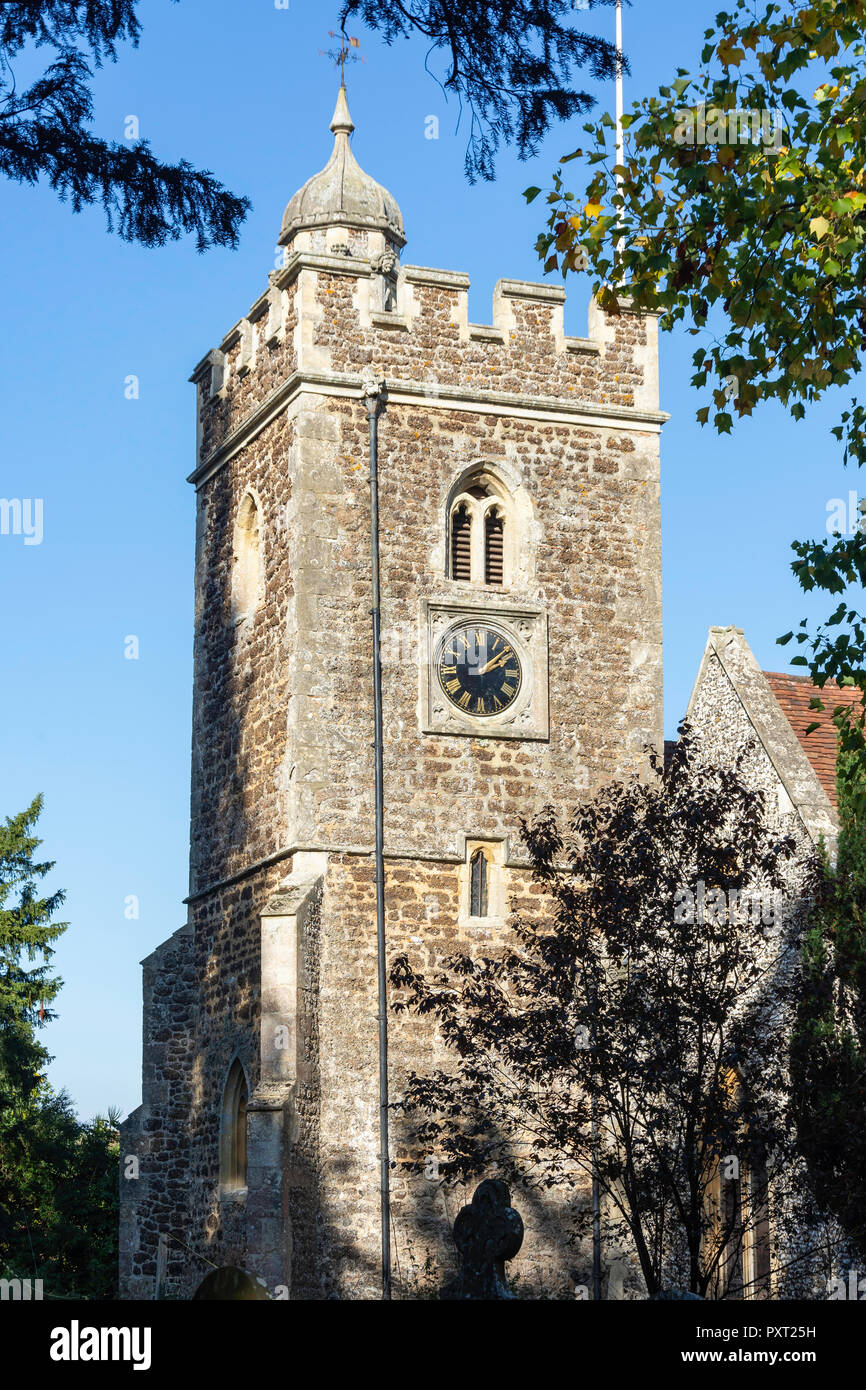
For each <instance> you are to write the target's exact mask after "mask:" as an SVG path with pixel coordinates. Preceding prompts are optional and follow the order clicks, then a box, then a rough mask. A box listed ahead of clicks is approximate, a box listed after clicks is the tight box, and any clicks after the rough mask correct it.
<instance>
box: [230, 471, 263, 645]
mask: <svg viewBox="0 0 866 1390" xmlns="http://www.w3.org/2000/svg"><path fill="white" fill-rule="evenodd" d="M261 579H262V540H261V524H260V519H259V509H258V506H257V505H256V501H255V498H254V497H253V496H252V495H251V493H247V495H246V496H245V497H244V499H243V501H242V502H241V505H240V507H239V508H238V519H237V525H236V527H235V547H234V574H233V576H232V608H233V610H234V616H235V619H236V620H237V621H239V620H240V619H241V618H249V617H251V616H252V614H253V613H254V612H255V610H256V608H257V606H258V602H259V596H260V593H261Z"/></svg>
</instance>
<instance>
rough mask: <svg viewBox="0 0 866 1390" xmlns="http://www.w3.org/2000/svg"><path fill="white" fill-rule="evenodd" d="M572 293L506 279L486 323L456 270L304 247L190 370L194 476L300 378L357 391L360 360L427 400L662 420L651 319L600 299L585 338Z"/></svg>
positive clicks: (316, 385)
mask: <svg viewBox="0 0 866 1390" xmlns="http://www.w3.org/2000/svg"><path fill="white" fill-rule="evenodd" d="M392 279H393V287H392V288H393V293H392V292H391V287H390V281H391V280H392ZM565 298H566V296H565V291H564V290H563V289H562V288H561V287H560V286H557V285H550V284H544V283H541V284H539V283H534V282H532V281H526V280H510V279H501V280H499V281H497V283H496V286H495V289H494V292H493V305H492V313H491V321H490V323H488V324H480V323H473V322H471V321H470V318H469V276H468V275H465V274H463V273H461V272H457V271H448V270H438V269H432V268H430V267H427V266H412V265H407V266H402V267H400V268H399V270H398V271H397V273H396V275H395V276H393V277H392V276H391V272H390V270H388V269H383V267H382V258H381V257H379V258H372V259H371V258H368V257H367V256H358V255H331V254H317V253H314V252H309V251H301V252H295V253H294V254H292V255H291V256H290V257H289V259H288V261H287V263H286V265H285V266H284V267H283V268H282V269H280V270H278V271H273V272H271V276H270V285H269V287H268V289H267V290H266V291H265V292H264V294H262V295H260V296H259V298H258V299H257V300H256V301H255V303H254V304H253V305H252V307H251V308H250V310H249V312H248V313H247V314H246V316H245V317H244V318H243V319H241V320H239V322H238V323H236V324H235V325H234V326H233V327H232V328H231V329H230V331H229V332H228V333H227V334H226V336H225V337H224V338H223V340H222V342H221V343H220V344H219V347H217V348H214V349H212V350H211V351H210V352H209V353H207V354H206V355H205V356H204V357H203V358H202V360H201V362H199V364H198V366H197V367H196V368H195V370H194V372H193V374H192V376H191V378H190V380H191V381H193V382H194V383H195V385H196V387H197V390H198V464H197V468H196V470H195V472H194V473H193V475H192V479H191V480H193V481H196V482H198V481H200V480H201V477H202V476H206V475H207V474H209V473H210V471H211V470H212V468H213V467H215V466H218V464H219V463H220V462H221V461H222V460H223V459H225V458H226V457H228V456H230V454H231V452H232V450H233V449H234V448H237V447H240V446H241V445H242V443H243V442H244V441H245V439H247V438H248V437H249V433H250V431H251V430H255V429H256V428H258V427H259V426H260V425H261V424H262V423H264V422H266V421H267V419H268V418H269V415H270V414H272V413H273V412H275V411H277V410H279V409H281V408H283V406H285V405H286V404H288V402H289V401H290V400H291V399H292V397H293V396H294V395H295V394H297V392H299V391H300V390H301V389H312V390H316V389H318V390H320V391H323V390H328V391H331V390H337V391H339V392H342V393H347V394H359V393H360V391H361V377H362V375H363V374H364V372H365V371H373V372H374V373H375V374H376V375H377V376H380V377H383V378H384V379H385V380H386V381H387V383H388V387H389V390H390V391H391V392H394V391H400V392H403V393H406V394H407V396H408V397H409V398H411V396H412V395H416V396H418V397H420V398H422V399H423V400H425V401H426V402H427V403H428V404H429V403H435V402H440V403H441V404H443V405H445V404H448V403H453V402H459V401H460V400H464V401H471V402H473V403H475V404H476V405H479V406H486V407H488V408H490V409H494V408H501V407H503V406H506V405H507V406H508V407H509V408H510V409H511V410H512V411H514V410H518V411H519V409H520V408H521V404H522V406H523V408H524V409H531V410H532V411H533V412H537V411H545V412H547V413H548V414H551V413H553V414H557V413H559V414H563V413H564V414H565V415H566V416H567V417H568V418H569V419H572V418H574V417H575V416H583V417H585V419H586V420H587V423H598V422H599V421H600V420H603V419H612V418H613V417H616V419H617V421H618V422H620V423H621V424H624V425H625V426H626V427H627V426H628V422H629V421H630V422H631V423H632V424H633V426H634V427H635V428H642V429H645V428H646V427H647V426H650V427H655V428H659V427H660V425H661V423H662V422H663V421H664V419H665V418H666V417H665V416H664V415H663V414H662V413H661V412H659V409H658V375H657V366H656V362H657V341H656V338H657V325H656V319H655V317H654V316H652V315H646V314H635V313H633V312H630V311H629V310H628V309H627V308H626V307H624V308H623V309H622V310H621V312H620V313H619V314H617V315H615V316H614V315H610V314H608V313H605V312H604V311H603V310H602V309H601V308H600V306H599V305H598V304H597V303H596V302H595V301H593V302H592V303H591V304H590V309H589V325H588V332H587V336H586V337H580V338H579V337H573V336H569V335H568V334H566V332H565V327H564V306H565ZM386 305H390V307H385V306H386Z"/></svg>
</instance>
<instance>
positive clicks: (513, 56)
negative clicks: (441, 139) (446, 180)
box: [340, 0, 616, 181]
mask: <svg viewBox="0 0 866 1390" xmlns="http://www.w3.org/2000/svg"><path fill="white" fill-rule="evenodd" d="M614 2H615V0H590V3H589V8H595V7H596V6H602V5H612V4H614ZM351 19H360V20H362V21H363V22H364V24H366V25H368V26H369V27H370V28H371V29H376V30H378V31H379V32H380V33H381V35H382V37H383V38H384V40H385V42H386V43H389V44H390V43H393V42H394V40H395V39H399V38H409V37H410V36H412V35H413V34H421V35H423V36H424V37H425V38H426V39H428V40H429V42H430V50H429V52H430V53H434V52H437V51H438V50H442V51H443V53H444V57H445V67H444V70H443V71H442V73H441V78H440V80H441V82H442V86H443V87H444V89H445V91H446V93H453V94H455V95H456V97H457V99H458V102H459V103H460V108H461V110H462V108H463V107H464V106H465V107H466V108H467V110H468V112H469V121H470V128H469V143H468V146H467V150H466V173H467V175H468V177H469V179H470V181H474V180H475V179H476V178H477V177H478V176H479V175H480V176H481V178H484V179H492V178H493V177H494V173H495V162H496V152H497V150H498V149H499V147H500V145H502V144H507V145H508V144H512V143H513V144H515V145H516V147H517V152H518V154H519V156H520V158H521V159H529V158H530V157H531V156H532V155H534V154H536V153H537V151H538V146H539V143H540V141H541V140H542V138H543V137H544V135H545V134H546V133H547V131H548V130H549V129H550V128H551V126H552V125H553V124H554V123H555V122H556V121H564V120H570V119H573V118H574V117H575V116H581V115H583V114H584V113H585V112H586V111H589V110H590V108H591V107H592V106H593V105H594V99H593V98H592V97H591V96H590V95H589V94H588V93H587V92H581V91H578V90H576V89H575V85H574V80H575V78H574V74H575V71H576V70H577V69H579V68H586V69H588V71H589V72H590V73H591V75H592V76H593V77H594V78H597V79H609V78H612V77H613V76H614V75H615V73H616V48H615V45H614V43H613V42H612V39H608V38H601V37H599V36H598V35H597V34H585V33H582V32H581V30H580V28H579V27H578V23H577V22H578V21H579V19H580V11H579V10H577V9H576V7H575V5H574V4H573V0H406V3H401V0H345V2H344V4H343V8H342V10H341V12H340V20H341V23H342V24H343V26H345V25H346V24H347V23H348V22H349V21H350V20H351ZM428 56H429V54H428ZM437 75H438V74H437Z"/></svg>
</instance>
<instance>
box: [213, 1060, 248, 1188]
mask: <svg viewBox="0 0 866 1390" xmlns="http://www.w3.org/2000/svg"><path fill="white" fill-rule="evenodd" d="M248 1096H249V1093H248V1089H247V1078H246V1076H245V1074H244V1069H243V1067H242V1066H241V1063H240V1061H239V1060H238V1059H237V1058H235V1060H234V1061H233V1062H232V1065H231V1067H230V1069H229V1074H228V1077H227V1079H226V1085H225V1091H224V1093H223V1110H222V1125H221V1130H220V1186H221V1188H222V1190H223V1191H224V1192H239V1191H241V1190H242V1189H244V1188H245V1187H246V1185H247V1101H248Z"/></svg>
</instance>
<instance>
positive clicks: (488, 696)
mask: <svg viewBox="0 0 866 1390" xmlns="http://www.w3.org/2000/svg"><path fill="white" fill-rule="evenodd" d="M436 669H437V673H438V676H439V684H440V685H441V686H442V689H443V691H444V692H445V695H446V696H447V697H448V699H449V700H450V701H451V703H452V704H453V705H456V707H457V709H459V710H462V712H463V713H464V714H471V715H474V716H475V717H476V718H481V717H482V716H486V717H488V718H489V716H490V715H492V714H501V713H502V711H503V710H506V709H508V707H509V705H513V704H514V701H515V700H516V699H517V696H518V693H519V691H520V684H521V681H522V679H523V673H522V671H521V669H520V659H519V657H518V655H517V652H516V651H515V650H514V645H513V643H512V642H511V641H510V640H509V638H507V637H506V636H505V634H504V633H502V632H500V631H499V630H498V629H497V628H495V627H488V625H487V624H486V623H461V624H460V625H459V626H458V627H453V628H452V629H451V631H450V632H448V633H446V635H445V637H444V638H443V639H442V645H441V647H440V648H439V657H438V660H437V663H436Z"/></svg>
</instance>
